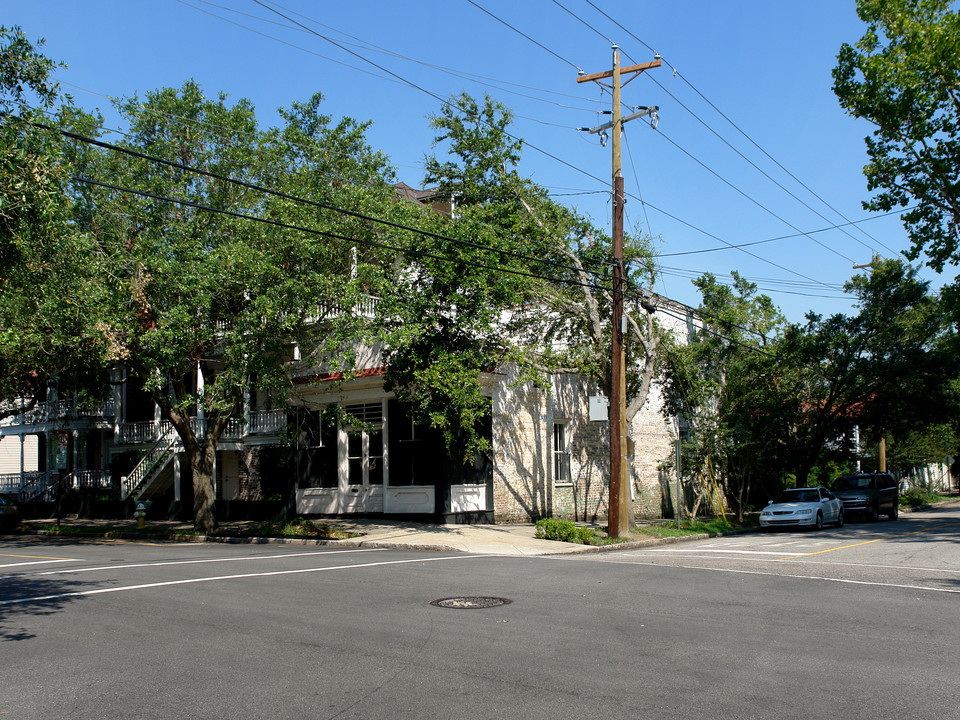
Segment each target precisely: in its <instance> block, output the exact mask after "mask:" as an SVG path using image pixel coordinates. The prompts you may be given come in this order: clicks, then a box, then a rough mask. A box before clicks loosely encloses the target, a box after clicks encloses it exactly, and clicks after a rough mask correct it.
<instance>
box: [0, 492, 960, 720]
mask: <svg viewBox="0 0 960 720" xmlns="http://www.w3.org/2000/svg"><path fill="white" fill-rule="evenodd" d="M447 598H460V599H461V600H458V601H455V602H453V603H452V605H453V606H452V607H443V606H442V604H441V606H438V605H436V604H431V603H433V602H435V601H438V600H443V599H447ZM484 598H501V599H503V600H506V601H509V602H507V603H505V604H500V605H496V604H495V603H493V602H492V601H488V600H484ZM488 605H491V606H488ZM958 610H960V510H958V509H957V508H955V507H954V508H949V509H943V508H941V509H937V510H934V511H932V512H926V513H916V514H908V515H902V516H901V518H900V519H899V520H897V521H893V522H890V521H885V522H878V523H850V524H848V525H847V526H846V527H844V528H840V529H833V528H830V529H826V530H823V531H821V532H791V531H780V532H775V533H752V534H748V535H738V536H730V537H724V538H714V539H710V540H703V541H695V542H683V543H675V544H669V545H659V546H656V547H651V548H646V549H643V550H632V551H612V552H604V553H598V554H591V555H573V556H540V557H498V556H487V555H470V554H461V553H446V552H424V551H419V552H417V551H400V550H378V549H357V548H353V549H328V548H322V547H312V546H303V545H282V544H281V545H275V544H270V545H229V544H195V543H182V544H177V543H162V544H148V543H140V542H121V541H100V542H64V541H49V540H41V539H37V538H33V537H16V538H7V539H4V540H0V641H2V642H0V667H2V671H0V715H7V716H9V717H11V718H23V719H25V720H27V719H31V718H50V717H58V716H59V717H71V718H116V717H124V716H125V717H136V718H181V717H182V718H188V717H190V718H192V717H211V718H227V717H230V718H262V717H277V718H374V717H382V718H452V717H457V718H490V717H498V718H526V719H531V718H559V717H622V718H631V717H657V718H661V717H710V718H757V717H763V718H801V717H803V718H806V717H809V716H811V715H831V716H839V717H844V718H871V719H874V718H888V717H890V718H892V717H896V718H931V717H936V718H940V719H950V718H960V708H958V703H957V702H956V698H957V696H958V688H957V676H958V669H957V656H958V652H957V649H958V647H960V630H958V628H957V617H958Z"/></svg>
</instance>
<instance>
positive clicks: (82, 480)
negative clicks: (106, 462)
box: [70, 470, 111, 490]
mask: <svg viewBox="0 0 960 720" xmlns="http://www.w3.org/2000/svg"><path fill="white" fill-rule="evenodd" d="M70 477H71V479H70V487H73V488H76V489H78V490H79V489H82V488H96V489H101V490H102V489H108V488H110V486H111V484H110V473H108V472H106V471H105V470H74V471H73V472H72V473H71V476H70Z"/></svg>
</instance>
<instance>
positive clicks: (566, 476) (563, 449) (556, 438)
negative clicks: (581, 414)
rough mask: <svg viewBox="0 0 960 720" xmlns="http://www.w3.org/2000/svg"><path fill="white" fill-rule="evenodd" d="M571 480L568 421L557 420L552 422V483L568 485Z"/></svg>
mask: <svg viewBox="0 0 960 720" xmlns="http://www.w3.org/2000/svg"><path fill="white" fill-rule="evenodd" d="M572 482H573V477H572V476H571V474H570V438H569V423H567V422H557V423H554V424H553V483H554V485H570V484H571V483H572Z"/></svg>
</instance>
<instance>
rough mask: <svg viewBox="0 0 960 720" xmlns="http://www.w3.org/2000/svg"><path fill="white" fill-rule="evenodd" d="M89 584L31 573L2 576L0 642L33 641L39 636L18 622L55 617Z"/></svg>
mask: <svg viewBox="0 0 960 720" xmlns="http://www.w3.org/2000/svg"><path fill="white" fill-rule="evenodd" d="M15 547H23V548H24V549H27V548H29V549H36V547H37V546H36V544H35V543H5V544H4V549H8V550H9V549H11V548H15ZM89 587H90V583H89V582H81V581H78V580H71V579H67V578H64V577H39V576H37V575H33V574H31V573H30V572H16V573H9V574H4V575H0V641H2V642H14V641H19V640H30V639H33V638H35V637H36V635H35V634H34V633H32V632H30V631H29V630H27V629H26V627H24V626H23V625H21V624H20V623H19V622H18V621H19V620H20V619H23V618H26V617H41V616H45V615H53V614H54V613H57V612H59V611H60V610H62V609H63V608H64V607H66V606H67V605H68V604H70V603H73V602H75V601H77V600H79V599H81V598H82V597H83V596H82V595H80V594H79V593H80V592H82V591H83V590H84V589H86V588H89Z"/></svg>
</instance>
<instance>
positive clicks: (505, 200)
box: [381, 94, 659, 460]
mask: <svg viewBox="0 0 960 720" xmlns="http://www.w3.org/2000/svg"><path fill="white" fill-rule="evenodd" d="M511 119H512V114H511V113H510V111H509V110H508V109H507V108H505V107H504V106H503V105H502V104H500V103H498V102H496V101H494V100H492V99H491V98H490V97H485V98H484V99H483V100H482V101H478V100H476V99H474V98H472V97H470V96H468V95H465V94H463V95H459V96H457V97H454V98H452V99H451V101H450V102H449V103H448V104H446V105H444V107H443V108H442V109H441V112H440V114H439V115H438V116H436V117H434V118H432V124H433V128H434V130H435V131H436V135H435V141H436V145H438V146H442V148H443V150H444V151H445V154H444V155H442V156H440V157H438V156H435V155H434V156H429V157H428V158H427V159H426V161H425V168H426V177H425V182H426V183H435V184H436V186H437V193H438V197H439V198H440V199H441V200H445V201H447V202H449V203H450V210H451V212H452V214H453V215H454V216H455V221H454V222H451V221H450V220H449V219H448V218H446V217H443V216H438V217H434V218H428V219H425V220H426V221H428V222H431V223H432V224H431V225H430V226H429V228H430V229H432V230H434V232H436V233H437V234H439V235H443V236H445V237H452V238H455V239H460V240H462V241H463V242H462V243H457V242H451V241H450V240H447V239H445V238H442V237H441V238H438V237H436V236H414V237H410V238H408V239H407V241H408V245H407V246H406V247H407V248H408V251H409V253H410V254H411V256H412V257H414V258H415V262H414V263H413V264H412V265H411V266H410V267H407V268H405V270H404V272H403V273H399V274H398V275H397V278H396V284H395V287H394V288H393V290H392V291H391V292H390V293H388V295H389V296H390V298H391V299H390V300H389V301H386V302H383V303H381V308H382V310H383V314H382V316H383V324H384V328H385V333H386V335H385V340H386V345H387V351H386V360H387V362H388V365H389V371H388V378H387V382H388V387H389V388H390V389H392V390H393V391H395V392H396V393H397V395H398V397H400V398H401V399H402V400H404V401H405V403H406V404H407V405H408V406H409V407H410V408H411V409H412V410H413V412H414V414H415V415H416V416H417V418H418V419H419V420H421V421H423V422H428V423H429V424H431V425H432V426H433V427H435V428H438V429H441V430H442V431H443V432H444V435H445V437H446V438H447V441H448V442H451V441H452V440H453V439H454V438H460V439H461V441H462V442H464V443H465V444H466V445H467V447H468V448H469V450H470V452H477V451H482V450H483V449H484V447H485V441H484V439H483V438H481V437H478V435H477V432H476V428H478V427H481V426H482V423H479V422H478V421H479V420H480V419H481V418H482V417H484V416H488V413H489V406H490V405H489V401H488V400H487V399H486V398H485V397H484V389H483V385H482V383H483V373H484V371H492V370H494V369H495V368H497V367H500V366H503V365H504V364H505V363H506V362H514V363H516V365H517V367H518V373H519V376H520V377H523V378H525V379H526V378H531V377H534V376H537V377H543V376H545V375H546V374H547V373H549V372H556V371H563V372H578V373H580V374H582V375H584V376H586V377H588V378H590V379H591V380H593V381H594V383H595V384H596V385H597V386H599V387H601V388H604V389H606V390H607V391H608V392H609V385H610V377H609V373H610V366H609V347H610V329H609V322H608V318H609V314H610V313H609V308H610V298H609V294H608V293H607V292H605V291H604V290H603V289H602V288H605V287H609V286H610V284H611V274H610V260H611V251H610V248H611V243H610V239H609V238H608V237H607V236H605V235H604V234H603V233H602V232H601V231H599V230H597V229H596V228H594V227H593V226H592V224H591V223H590V222H589V221H588V220H587V219H586V218H583V217H582V216H580V215H578V214H577V213H576V212H574V211H572V210H570V209H569V208H566V207H564V206H562V205H559V204H558V203H555V202H553V201H552V200H551V199H550V198H549V196H548V193H547V191H546V190H545V189H544V188H542V187H540V186H538V185H537V184H535V183H533V182H532V181H530V180H529V179H527V178H524V177H523V176H522V175H521V174H520V172H519V171H518V164H519V162H520V160H521V151H522V146H523V143H522V141H521V140H519V139H517V138H515V137H513V136H512V135H511V134H510V133H509V126H510V122H511ZM421 226H422V227H427V226H425V225H423V224H422V223H421ZM490 248H492V249H494V252H491V250H490ZM624 255H625V258H626V260H627V262H628V272H629V273H630V279H631V281H632V282H634V283H637V284H646V283H647V282H649V279H650V275H651V273H652V272H653V263H652V254H651V252H650V248H649V246H648V244H647V243H646V242H643V241H640V240H636V239H633V238H627V239H626V241H625V252H624ZM639 307H640V306H639V303H637V302H634V303H631V305H630V317H631V320H632V322H631V323H630V336H631V338H632V339H635V342H633V343H632V345H631V346H630V348H629V350H628V364H629V371H628V389H629V391H630V409H629V410H628V414H630V415H631V416H632V414H633V413H635V412H636V411H637V410H638V409H639V407H640V406H641V405H642V403H643V401H644V400H645V399H646V394H647V389H648V387H649V382H650V379H651V377H652V373H653V358H654V356H655V353H656V347H657V343H658V341H659V335H658V331H657V329H656V328H655V327H654V324H653V323H652V319H651V318H650V316H649V315H648V313H647V312H646V311H643V310H640V309H639ZM469 454H470V453H468V457H467V458H465V459H467V460H468V459H469Z"/></svg>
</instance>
